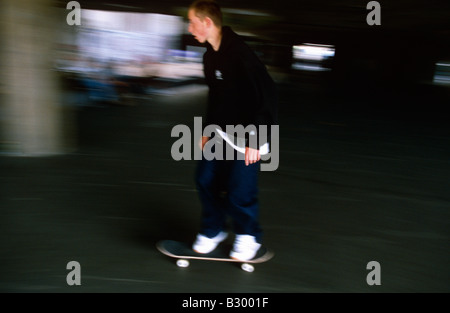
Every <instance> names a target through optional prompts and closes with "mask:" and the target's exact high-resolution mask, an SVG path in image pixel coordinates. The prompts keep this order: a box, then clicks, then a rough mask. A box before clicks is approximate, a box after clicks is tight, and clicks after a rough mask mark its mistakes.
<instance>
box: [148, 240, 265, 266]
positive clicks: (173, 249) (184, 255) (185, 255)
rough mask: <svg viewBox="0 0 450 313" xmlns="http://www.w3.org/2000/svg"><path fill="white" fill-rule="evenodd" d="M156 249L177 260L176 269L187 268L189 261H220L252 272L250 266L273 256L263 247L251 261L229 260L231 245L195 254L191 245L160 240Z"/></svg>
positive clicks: (221, 245) (219, 246)
mask: <svg viewBox="0 0 450 313" xmlns="http://www.w3.org/2000/svg"><path fill="white" fill-rule="evenodd" d="M156 247H157V249H158V250H159V251H160V252H161V253H163V254H165V255H167V256H169V257H171V258H175V259H177V266H178V267H188V266H189V260H206V261H222V262H235V263H240V264H241V268H242V269H243V270H244V271H246V272H253V271H254V266H253V265H252V264H255V263H262V262H266V261H268V260H270V259H271V258H272V257H273V256H274V254H273V252H271V251H269V250H268V249H267V248H266V247H264V246H262V247H261V248H260V249H259V250H258V252H257V254H256V256H255V257H254V258H253V259H251V260H248V261H241V260H236V259H232V258H230V256H229V254H230V251H231V245H226V244H219V245H218V246H217V248H216V249H215V250H214V251H212V252H210V253H207V254H201V253H197V252H195V251H194V250H192V247H191V245H189V244H187V243H185V242H180V241H174V240H162V241H160V242H158V243H157V244H156Z"/></svg>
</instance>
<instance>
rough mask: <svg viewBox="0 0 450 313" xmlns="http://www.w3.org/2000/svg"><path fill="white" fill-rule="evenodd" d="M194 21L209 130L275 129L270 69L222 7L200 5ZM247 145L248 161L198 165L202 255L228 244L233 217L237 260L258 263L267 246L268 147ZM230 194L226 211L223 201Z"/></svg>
mask: <svg viewBox="0 0 450 313" xmlns="http://www.w3.org/2000/svg"><path fill="white" fill-rule="evenodd" d="M188 18H189V28H188V30H189V32H190V33H191V34H192V35H193V36H194V37H195V39H196V40H197V41H199V42H200V43H205V44H206V48H207V51H206V52H205V54H204V56H203V65H204V74H205V79H206V83H207V84H208V86H209V95H208V107H207V112H206V119H205V120H206V125H204V126H205V127H206V126H207V125H211V124H214V125H218V126H220V127H221V128H222V130H225V129H226V125H243V126H244V127H246V126H248V125H255V126H256V127H258V126H260V125H267V126H268V128H269V129H270V125H274V124H276V106H277V101H276V98H277V97H276V91H275V84H274V82H273V80H272V79H271V77H270V76H269V74H268V72H267V70H266V68H265V66H264V64H263V63H262V62H261V61H260V60H259V59H258V58H257V56H256V55H255V54H254V52H253V51H252V50H251V49H250V48H249V47H248V46H247V45H246V43H245V42H244V40H243V39H242V38H241V37H240V36H239V35H237V34H236V33H235V32H234V31H233V30H232V29H231V28H230V27H227V26H222V13H221V9H220V6H219V5H218V3H217V2H216V1H212V0H197V1H195V2H194V3H192V4H191V6H190V7H189V10H188ZM248 136H255V135H254V134H249V135H248ZM268 138H270V136H268ZM246 139H247V144H246V148H245V160H244V159H243V158H237V157H236V156H235V157H234V158H233V160H227V159H224V160H218V159H213V160H207V159H205V158H204V157H203V158H202V160H201V161H199V163H198V167H197V171H196V185H197V190H198V193H199V197H200V201H201V204H202V220H201V229H200V232H199V234H198V235H197V238H196V240H195V242H194V244H193V249H194V250H195V251H196V252H198V253H209V252H211V251H212V250H214V249H215V248H216V247H217V245H218V244H219V243H220V242H222V241H223V240H225V238H227V236H228V234H227V232H226V231H225V221H226V218H227V216H228V215H229V216H231V218H232V221H233V228H234V232H235V234H236V237H235V242H234V245H233V249H232V251H231V253H230V256H231V257H232V258H235V259H238V260H243V261H246V260H249V259H252V258H253V257H254V256H255V254H256V252H257V251H258V249H259V248H260V246H261V243H262V230H261V227H260V224H259V202H258V173H259V170H260V159H261V157H260V153H259V150H258V149H259V148H258V147H260V146H262V144H264V143H263V142H258V140H256V141H254V140H253V139H252V138H246ZM250 139H252V140H250ZM209 140H213V139H212V138H209V137H202V138H201V141H200V143H199V144H200V148H201V149H202V150H203V148H204V146H205V144H206V143H207V142H208V141H209ZM255 142H256V143H257V144H254V143H255ZM250 144H251V145H250ZM235 153H237V152H235ZM224 191H225V192H226V193H225V194H226V201H227V202H226V205H223V201H222V200H223V199H222V196H223V194H224Z"/></svg>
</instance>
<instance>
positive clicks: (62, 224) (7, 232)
mask: <svg viewBox="0 0 450 313" xmlns="http://www.w3.org/2000/svg"><path fill="white" fill-rule="evenodd" d="M172 91H173V92H172V93H167V94H165V95H163V94H159V95H153V96H151V97H148V98H146V99H135V100H134V101H135V105H134V106H112V107H108V108H98V107H80V108H77V109H76V118H77V120H76V121H77V127H78V136H77V140H78V150H77V151H74V152H73V153H72V154H68V155H64V156H55V157H48V158H18V157H10V156H2V157H1V158H0V162H1V163H0V184H1V185H0V190H1V202H0V217H1V218H0V238H1V239H0V251H1V257H0V268H1V274H0V291H2V292H14V293H17V292H18V293H28V292H33V293H34V292H38V293H53V292H57V293H72V292H75V293H79V292H82V293H84V292H102V293H103V292H108V293H109V292H139V293H141V292H143V293H184V292H189V293H210V292H218V293H228V292H233V293H241V292H242V293H316V292H320V293H322V292H324V293H336V292H346V293H366V292H367V293H372V292H374V293H377V292H389V293H391V292H395V293H396V292H414V293H415V292H445V293H446V292H449V291H450V284H449V281H450V280H449V278H450V277H449V276H450V275H449V274H450V270H449V267H450V253H449V246H450V245H449V243H450V240H449V239H450V227H449V226H450V225H449V223H450V210H449V208H450V194H449V190H450V188H449V187H450V178H449V177H450V127H449V126H448V124H447V123H445V121H443V120H442V119H435V118H434V117H435V116H433V114H428V115H427V116H426V117H424V116H423V115H422V114H421V113H420V109H417V107H416V112H415V114H407V115H405V114H403V112H402V110H401V109H396V110H392V108H390V105H387V104H385V105H382V106H376V105H374V103H375V101H368V100H365V98H364V97H357V96H356V97H353V96H349V95H340V96H339V97H338V96H335V95H333V94H330V93H328V94H327V93H321V92H314V91H311V90H308V89H307V88H306V87H305V88H304V89H301V88H298V86H295V85H291V84H283V85H280V95H281V99H280V166H279V168H278V170H277V171H275V172H261V178H260V179H261V180H260V190H261V193H260V201H261V206H262V208H261V223H262V226H263V228H264V232H265V233H264V234H265V235H264V240H265V244H266V245H267V246H268V247H269V248H271V249H273V250H274V251H275V254H276V255H275V257H274V258H273V259H272V260H270V261H269V262H267V263H264V264H260V265H258V266H256V270H255V272H254V273H246V272H243V271H241V270H240V269H239V268H238V267H237V266H235V265H233V264H231V263H220V262H217V263H216V262H201V261H198V262H192V264H191V266H190V267H189V268H187V269H180V268H177V267H176V265H175V263H174V261H173V260H172V259H169V258H167V257H165V256H163V255H161V254H160V253H159V252H158V251H157V250H156V248H155V244H156V242H157V241H158V240H160V239H166V238H169V239H180V240H193V238H194V237H195V235H196V232H197V230H198V222H199V217H200V203H199V201H198V198H197V194H196V191H195V186H194V182H193V173H194V169H195V164H196V163H195V162H196V161H179V162H176V161H174V160H173V159H172V158H171V154H170V149H171V146H172V144H173V142H175V140H176V138H172V137H171V136H170V132H171V129H172V127H174V126H175V125H177V124H186V125H188V126H192V125H193V117H194V116H201V115H202V114H203V112H204V104H205V95H206V89H205V88H204V87H202V86H190V87H189V86H187V87H186V86H185V87H179V88H178V89H174V90H172ZM412 97H413V96H411V99H410V98H408V99H404V98H403V100H404V101H405V103H411V102H410V101H412V100H413V99H412ZM426 97H428V95H425V96H424V98H426ZM416 100H417V98H416ZM429 101H431V102H432V101H434V100H433V99H432V98H431V100H429ZM427 103H429V102H427ZM424 105H425V104H424ZM427 112H431V111H427ZM436 116H439V114H437V115H436ZM70 261H77V262H79V264H80V266H81V286H69V285H68V284H67V283H66V277H67V276H68V274H69V272H70V270H68V269H67V268H66V266H67V264H68V262H70ZM370 261H377V262H378V263H379V264H380V268H381V271H380V273H381V285H374V286H370V285H368V284H367V282H366V277H367V276H368V274H369V272H370V271H371V270H368V269H367V268H366V267H367V265H368V263H369V262H370Z"/></svg>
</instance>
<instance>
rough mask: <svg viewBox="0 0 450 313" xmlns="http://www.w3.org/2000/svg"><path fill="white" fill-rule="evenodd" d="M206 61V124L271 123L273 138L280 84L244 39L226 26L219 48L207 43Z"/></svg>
mask: <svg viewBox="0 0 450 313" xmlns="http://www.w3.org/2000/svg"><path fill="white" fill-rule="evenodd" d="M203 65H204V73H205V79H206V83H207V84H208V86H209V95H208V107H207V112H206V125H210V124H216V125H218V126H220V127H221V128H222V130H224V131H225V130H226V125H243V126H244V127H246V126H248V125H255V126H256V127H257V128H258V126H260V125H267V127H268V131H269V133H268V139H267V140H269V139H270V126H271V125H275V124H277V91H276V86H275V83H274V82H273V80H272V78H271V77H270V75H269V73H268V72H267V69H266V67H265V65H264V64H263V63H262V62H261V61H260V60H259V59H258V57H257V56H256V54H255V53H254V52H253V51H252V50H251V49H250V48H249V47H248V46H247V44H246V43H245V42H244V40H243V39H242V38H241V37H240V36H238V35H237V34H236V33H235V32H233V31H232V30H231V28H229V27H223V28H222V41H221V44H220V47H219V50H218V51H214V49H213V48H212V46H211V45H210V44H208V43H207V51H206V52H205V54H204V56H203ZM258 130H259V128H258ZM262 144H264V143H263V142H259V146H261V145H262ZM253 148H256V147H253Z"/></svg>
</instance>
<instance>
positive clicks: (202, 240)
mask: <svg viewBox="0 0 450 313" xmlns="http://www.w3.org/2000/svg"><path fill="white" fill-rule="evenodd" d="M227 237H228V233H226V232H224V231H222V232H220V233H219V234H217V236H216V237H214V238H208V237H206V236H205V235H202V234H198V235H197V239H196V240H195V242H194V244H193V245H192V249H193V250H194V251H195V252H197V253H202V254H207V253H210V252H211V251H213V250H214V249H215V248H217V246H218V245H219V243H221V242H222V241H224V240H225V239H226V238H227Z"/></svg>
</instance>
